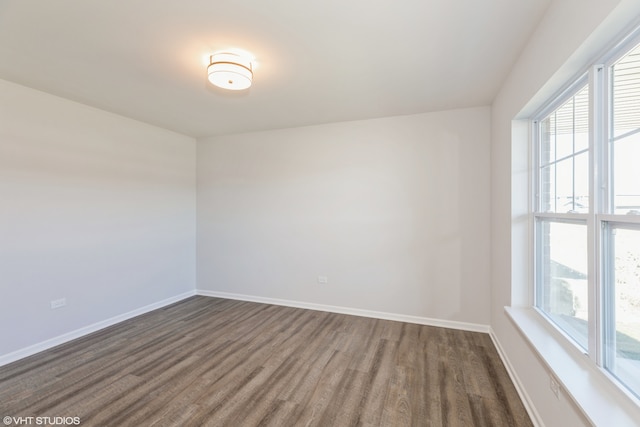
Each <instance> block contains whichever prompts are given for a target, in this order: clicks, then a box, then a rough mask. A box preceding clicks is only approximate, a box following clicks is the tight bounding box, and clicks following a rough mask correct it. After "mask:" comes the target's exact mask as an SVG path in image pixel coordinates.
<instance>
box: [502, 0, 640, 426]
mask: <svg viewBox="0 0 640 427" xmlns="http://www.w3.org/2000/svg"><path fill="white" fill-rule="evenodd" d="M638 6H640V3H638V2H637V1H633V0H630V1H624V0H623V1H620V0H561V1H553V2H551V5H550V7H549V10H548V11H547V13H546V15H545V17H544V18H543V20H542V22H541V23H540V25H539V27H538V29H537V31H536V33H535V34H534V35H533V37H532V38H531V40H530V42H529V45H528V46H527V48H526V49H525V50H524V51H523V53H522V54H521V57H520V59H519V60H518V62H517V63H516V64H515V66H514V68H513V70H512V72H511V74H510V76H509V78H508V79H507V80H506V81H505V83H504V85H503V87H502V89H501V91H500V93H499V95H498V96H497V98H496V100H495V101H494V104H493V106H492V110H491V123H492V124H491V136H492V141H491V206H492V215H491V228H492V231H491V241H492V247H491V273H492V274H491V284H492V298H491V326H492V328H493V330H494V332H495V335H496V337H497V338H498V340H499V342H500V343H502V347H503V349H504V351H505V353H506V355H507V357H508V359H509V360H510V362H511V364H512V365H513V367H514V369H515V371H516V373H517V376H518V377H519V378H520V380H521V382H522V384H523V385H524V387H525V389H526V392H527V394H528V395H529V397H530V399H531V401H532V402H533V404H534V405H535V408H536V410H537V412H538V413H539V414H540V416H541V418H542V421H543V422H544V424H545V425H547V426H563V427H564V426H569V425H570V426H580V425H587V421H586V419H585V417H584V416H583V415H582V413H581V411H580V410H579V409H578V408H577V407H576V406H575V405H574V404H572V403H571V397H570V396H569V395H568V394H566V393H564V392H563V393H562V395H561V398H560V400H558V399H556V398H555V396H554V395H553V394H552V392H551V391H550V389H549V375H548V372H547V370H546V369H545V367H544V365H543V363H542V362H541V361H540V360H538V358H537V357H536V355H535V354H534V353H533V352H532V350H531V347H529V345H528V344H527V343H526V342H525V341H524V340H523V338H522V336H521V335H520V334H519V333H518V332H517V330H516V329H515V327H514V326H513V324H512V323H511V322H510V320H509V319H508V318H507V316H506V315H505V312H504V306H508V305H510V304H511V303H512V302H513V303H514V305H522V304H526V303H527V298H528V291H527V282H528V280H529V276H530V271H529V266H528V261H529V258H528V252H527V247H528V244H529V242H528V241H527V238H528V234H527V222H526V221H527V218H526V213H527V209H528V207H527V188H528V183H527V174H528V171H527V168H528V164H527V158H526V156H527V155H528V147H527V136H528V135H527V131H526V128H525V129H524V131H523V129H522V126H521V124H518V125H517V126H515V127H514V128H513V130H514V131H515V133H516V137H514V138H512V120H513V119H515V118H519V117H526V116H527V114H531V113H532V111H533V110H534V109H535V108H536V107H539V106H540V105H541V104H540V103H541V102H543V101H544V100H545V99H548V97H549V96H551V94H553V93H554V92H555V91H558V90H559V89H560V88H561V87H562V85H564V84H566V83H568V81H569V80H570V79H571V78H572V77H573V76H575V75H576V73H578V72H580V71H581V70H584V67H585V66H586V65H587V64H588V63H590V61H592V60H593V59H595V58H596V57H597V56H598V55H599V54H600V53H601V52H602V51H603V48H604V47H605V46H606V45H607V44H608V43H610V42H611V41H612V39H613V38H614V37H615V36H617V35H618V34H619V33H620V32H621V31H623V30H624V29H625V28H626V27H628V25H629V23H630V22H631V20H632V19H634V17H637V16H639V14H640V10H639V9H640V8H639V7H638ZM512 179H513V181H512ZM512 183H513V186H512V185H511V184H512Z"/></svg>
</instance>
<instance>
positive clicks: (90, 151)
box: [0, 81, 195, 356]
mask: <svg viewBox="0 0 640 427" xmlns="http://www.w3.org/2000/svg"><path fill="white" fill-rule="evenodd" d="M194 288H195V140H193V139H192V138H188V137H184V136H181V135H178V134H175V133H172V132H169V131H166V130H163V129H159V128H156V127H153V126H149V125H146V124H143V123H140V122H136V121H133V120H129V119H126V118H123V117H119V116H116V115H112V114H109V113H106V112H103V111H100V110H96V109H93V108H89V107H87V106H84V105H80V104H77V103H74V102H70V101H67V100H64V99H61V98H57V97H54V96H51V95H48V94H45V93H42V92H38V91H35V90H32V89H28V88H25V87H22V86H18V85H15V84H13V83H9V82H5V81H0V325H1V326H0V330H1V333H0V356H2V355H6V354H8V353H12V352H16V351H18V350H22V349H24V348H26V347H29V346H32V345H34V344H38V343H41V342H43V341H46V340H50V339H53V338H55V337H58V336H60V335H63V334H68V333H70V332H72V331H74V330H76V329H79V328H82V327H86V326H88V325H91V324H93V323H96V322H102V321H105V320H106V319H109V318H112V317H114V316H118V315H121V314H123V313H127V312H129V311H132V310H135V309H139V308H140V307H144V306H146V305H149V304H152V303H156V302H159V301H162V300H165V299H168V298H171V297H175V296H177V295H180V294H183V293H185V292H188V291H193V289H194ZM63 297H64V298H66V300H67V305H66V306H65V307H64V308H61V309H57V310H51V309H50V307H49V302H50V300H53V299H58V298H63Z"/></svg>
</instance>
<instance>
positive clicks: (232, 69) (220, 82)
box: [207, 52, 253, 90]
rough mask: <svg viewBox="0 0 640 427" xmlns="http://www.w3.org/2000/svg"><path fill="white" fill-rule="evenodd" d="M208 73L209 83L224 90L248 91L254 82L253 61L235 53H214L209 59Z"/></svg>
mask: <svg viewBox="0 0 640 427" xmlns="http://www.w3.org/2000/svg"><path fill="white" fill-rule="evenodd" d="M207 71H208V73H209V81H210V82H211V83H212V84H214V85H216V86H218V87H221V88H223V89H230V90H243V89H248V88H249V86H251V82H252V80H253V68H252V65H251V61H250V60H249V59H246V58H243V57H242V56H240V55H236V54H235V53H229V52H221V53H214V54H213V55H211V57H210V59H209V67H208V68H207Z"/></svg>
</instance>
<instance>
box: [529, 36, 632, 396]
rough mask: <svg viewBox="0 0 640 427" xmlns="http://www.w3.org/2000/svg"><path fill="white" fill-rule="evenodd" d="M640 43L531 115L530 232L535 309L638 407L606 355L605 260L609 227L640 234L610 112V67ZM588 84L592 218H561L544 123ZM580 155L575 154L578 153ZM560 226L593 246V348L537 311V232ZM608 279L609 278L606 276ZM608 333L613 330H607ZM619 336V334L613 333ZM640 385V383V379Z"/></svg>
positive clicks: (608, 265) (625, 43)
mask: <svg viewBox="0 0 640 427" xmlns="http://www.w3.org/2000/svg"><path fill="white" fill-rule="evenodd" d="M639 43H640V29H637V30H636V31H634V32H632V33H631V35H630V36H628V37H626V38H625V39H623V40H622V41H621V42H620V43H619V44H618V45H617V46H615V47H614V48H613V49H611V50H610V52H609V53H608V54H607V55H604V56H602V57H601V58H600V59H599V60H598V61H595V64H594V65H591V66H590V67H589V69H588V70H585V71H584V73H583V74H581V75H580V76H579V77H577V78H576V79H574V80H573V81H572V82H571V83H570V84H569V85H567V86H566V87H565V88H564V89H563V90H562V91H560V92H558V93H557V94H556V96H554V97H552V98H551V100H550V101H549V102H548V103H546V104H545V105H544V107H543V108H541V109H540V110H538V111H537V112H536V113H535V114H534V115H532V117H531V120H530V123H531V130H532V132H531V138H532V144H531V148H532V159H533V165H532V168H531V169H532V173H533V176H532V179H531V181H530V182H531V191H532V193H531V194H532V198H531V199H530V200H531V201H532V203H531V209H530V215H531V221H530V224H531V230H530V233H531V235H532V236H533V239H532V245H533V247H532V248H531V251H530V253H531V258H532V260H531V261H532V265H533V266H534V268H533V290H532V295H531V296H532V300H531V306H532V307H533V308H534V309H535V310H536V311H537V312H539V313H540V314H541V315H542V317H543V318H545V319H546V320H547V321H548V322H549V323H550V324H551V325H552V326H553V327H554V328H555V329H556V330H557V331H558V332H559V333H560V334H561V335H562V336H564V337H565V338H566V340H567V342H569V343H571V344H573V345H574V346H575V347H576V348H577V349H578V350H579V351H580V352H582V353H585V354H586V355H587V356H588V358H589V360H590V362H591V363H592V364H593V365H594V366H595V367H596V368H597V369H599V370H600V371H601V372H603V373H604V374H605V376H606V377H607V378H609V379H611V380H612V381H613V383H614V384H616V386H618V387H619V388H620V389H621V390H622V391H623V392H624V393H625V394H626V395H627V396H629V397H631V399H632V401H634V403H635V404H636V405H638V404H640V391H638V390H636V391H635V392H634V391H631V390H630V389H629V388H627V387H626V386H625V385H624V383H623V382H622V381H620V380H619V379H618V378H617V377H616V376H615V375H614V374H613V373H612V372H609V370H608V369H610V368H611V365H612V364H615V357H612V354H611V353H610V352H608V351H607V349H606V348H605V347H606V342H605V340H606V334H607V333H611V330H610V329H611V327H615V326H614V325H613V313H614V312H615V305H614V306H612V307H610V309H607V304H608V303H609V301H611V304H615V300H614V299H612V298H611V293H610V289H607V287H606V283H608V282H610V279H611V274H612V271H613V265H612V261H613V257H611V258H606V255H607V254H608V253H610V249H611V248H610V246H611V242H610V241H609V240H608V238H607V236H608V234H606V232H605V229H607V228H611V227H613V228H632V229H640V215H622V214H615V210H614V192H613V191H611V190H612V188H613V187H612V182H613V177H612V171H611V167H610V166H611V164H612V163H611V159H610V149H611V147H610V144H611V142H610V136H609V135H610V123H609V117H610V111H611V108H612V107H611V91H610V88H611V78H610V77H611V76H610V75H609V70H610V67H611V65H613V64H614V63H615V62H616V61H618V60H619V59H620V58H621V57H622V56H624V55H625V54H626V53H627V52H628V51H629V50H630V49H632V48H633V47H635V46H636V45H638V44H639ZM585 83H587V84H588V86H589V148H588V153H589V212H588V213H586V214H585V213H561V212H542V211H541V198H542V195H541V176H540V170H541V169H540V159H541V141H540V134H539V123H540V121H541V120H543V119H544V118H546V117H547V116H548V115H549V114H550V113H552V112H553V111H555V110H556V109H557V108H559V107H560V106H561V105H562V104H564V103H565V102H566V101H567V100H569V99H570V98H571V97H573V96H574V95H575V94H576V93H577V92H578V91H579V90H580V89H581V88H583V87H584V85H585ZM573 155H575V153H574V154H573ZM542 220H547V221H556V222H568V223H571V222H573V223H575V222H576V221H579V222H581V223H586V227H587V245H588V272H587V273H588V284H587V286H588V304H589V306H588V318H589V321H588V337H587V338H588V345H587V349H586V352H585V349H584V348H583V347H582V346H580V345H579V344H578V343H577V342H575V341H574V339H573V338H572V337H570V336H569V335H568V334H567V333H566V332H565V331H564V330H562V329H561V328H560V327H559V326H558V325H557V324H555V323H554V322H553V321H552V320H551V318H550V317H549V316H547V314H546V313H545V312H544V311H542V310H540V309H539V308H538V298H539V290H538V283H539V280H540V278H541V276H542V272H541V268H542V267H541V265H540V264H541V263H540V262H538V258H539V254H540V252H539V250H540V246H541V241H540V240H541V236H540V233H539V232H538V231H537V224H538V222H539V221H542ZM607 276H609V277H607ZM607 327H608V328H609V331H607V330H606V328H607ZM614 335H615V332H614ZM639 381H640V380H639Z"/></svg>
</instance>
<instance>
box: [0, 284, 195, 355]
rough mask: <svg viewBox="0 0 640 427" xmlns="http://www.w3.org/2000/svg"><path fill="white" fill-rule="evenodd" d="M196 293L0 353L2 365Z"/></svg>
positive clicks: (165, 300)
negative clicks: (6, 352) (12, 350)
mask: <svg viewBox="0 0 640 427" xmlns="http://www.w3.org/2000/svg"><path fill="white" fill-rule="evenodd" d="M194 295H196V292H195V291H189V292H185V293H183V294H180V295H176V296H173V297H171V298H167V299H164V300H162V301H158V302H155V303H153V304H149V305H146V306H144V307H141V308H137V309H135V310H132V311H130V312H128V313H124V314H120V315H118V316H114V317H112V318H110V319H106V320H103V321H101V322H97V323H94V324H92V325H89V326H85V327H83V328H80V329H76V330H75V331H71V332H68V333H66V334H63V335H59V336H57V337H55V338H51V339H48V340H46V341H43V342H40V343H37V344H34V345H31V346H29V347H26V348H23V349H20V350H17V351H14V352H12V353H8V354H4V355H0V366H3V365H6V364H9V363H11V362H15V361H16V360H20V359H23V358H25V357H28V356H31V355H33V354H36V353H39V352H41V351H44V350H48V349H50V348H52V347H55V346H57V345H60V344H64V343H66V342H68V341H71V340H74V339H76V338H80V337H82V336H85V335H87V334H90V333H92V332H96V331H99V330H100V329H104V328H106V327H109V326H112V325H115V324H116V323H120V322H123V321H125V320H127V319H131V318H132V317H136V316H139V315H141V314H145V313H148V312H150V311H153V310H157V309H158V308H162V307H165V306H167V305H169V304H173V303H175V302H178V301H181V300H183V299H185V298H189V297H191V296H194Z"/></svg>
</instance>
